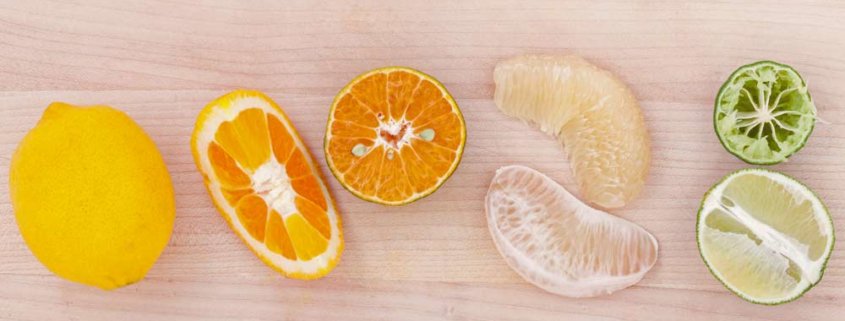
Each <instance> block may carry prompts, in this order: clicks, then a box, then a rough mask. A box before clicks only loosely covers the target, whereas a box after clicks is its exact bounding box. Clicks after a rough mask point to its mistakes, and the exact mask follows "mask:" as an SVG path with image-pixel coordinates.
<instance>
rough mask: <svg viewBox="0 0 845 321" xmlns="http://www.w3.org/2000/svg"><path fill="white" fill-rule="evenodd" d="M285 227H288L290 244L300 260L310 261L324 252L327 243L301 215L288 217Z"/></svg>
mask: <svg viewBox="0 0 845 321" xmlns="http://www.w3.org/2000/svg"><path fill="white" fill-rule="evenodd" d="M285 225H287V226H288V227H289V231H290V239H291V243H293V247H294V249H295V250H296V256H297V257H299V259H300V260H310V259H312V258H314V257H315V256H317V255H320V253H323V252H325V251H326V247H327V246H328V243H329V242H327V241H326V239H325V238H323V236H322V235H320V232H317V230H316V229H315V228H314V227H313V226H311V224H309V223H308V221H306V220H305V218H303V217H302V215H299V214H294V215H291V216H289V217H288V218H287V219H286V220H285Z"/></svg>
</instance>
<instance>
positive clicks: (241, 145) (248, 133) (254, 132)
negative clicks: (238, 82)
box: [214, 108, 270, 170]
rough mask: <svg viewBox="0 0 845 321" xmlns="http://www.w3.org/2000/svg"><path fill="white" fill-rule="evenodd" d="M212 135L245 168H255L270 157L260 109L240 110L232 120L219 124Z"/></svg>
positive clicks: (265, 122) (264, 122) (265, 129)
mask: <svg viewBox="0 0 845 321" xmlns="http://www.w3.org/2000/svg"><path fill="white" fill-rule="evenodd" d="M214 136H215V140H216V141H217V142H218V143H219V144H220V146H221V147H223V149H225V150H226V151H228V152H229V154H230V155H232V157H233V158H235V159H237V160H238V162H239V163H240V164H241V166H243V167H246V168H247V169H250V170H255V169H256V168H258V166H261V164H264V162H266V161H267V158H268V157H270V150H269V149H268V148H267V146H268V145H269V142H270V138H269V137H268V135H267V121H266V120H265V119H264V112H263V111H261V109H258V108H250V109H247V110H244V111H242V112H241V113H240V114H238V117H236V118H235V119H234V120H232V121H227V122H223V123H222V124H220V128H219V129H218V130H217V133H216V134H215V135H214Z"/></svg>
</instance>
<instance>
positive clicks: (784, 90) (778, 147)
mask: <svg viewBox="0 0 845 321" xmlns="http://www.w3.org/2000/svg"><path fill="white" fill-rule="evenodd" d="M713 122H714V127H715V129H716V134H717V135H718V136H719V140H720V141H721V143H722V146H724V147H725V149H727V150H728V152H730V153H731V154H734V155H735V156H736V157H739V158H740V159H742V160H743V161H745V162H747V163H749V164H755V165H771V164H777V163H780V162H783V161H784V160H786V159H787V158H788V157H789V156H791V155H792V154H794V153H795V152H797V151H798V150H800V149H801V148H802V147H804V144H805V143H806V142H807V138H809V137H810V134H811V133H812V132H813V127H814V126H815V123H816V106H815V105H814V104H813V100H812V98H811V97H810V93H809V92H808V91H807V84H806V83H805V82H804V80H803V79H802V78H801V75H799V74H798V72H797V71H795V69H792V67H790V66H787V65H783V64H779V63H776V62H772V61H760V62H756V63H753V64H750V65H745V66H742V67H739V69H737V70H736V71H734V72H733V74H731V76H730V77H729V78H728V80H727V81H725V83H724V84H723V85H722V88H721V89H720V90H719V94H718V96H717V97H716V107H715V112H714V114H713Z"/></svg>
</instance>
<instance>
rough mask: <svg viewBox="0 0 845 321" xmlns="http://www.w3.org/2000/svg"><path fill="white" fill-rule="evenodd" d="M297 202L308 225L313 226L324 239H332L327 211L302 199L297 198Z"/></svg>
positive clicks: (297, 206)
mask: <svg viewBox="0 0 845 321" xmlns="http://www.w3.org/2000/svg"><path fill="white" fill-rule="evenodd" d="M295 202H296V208H297V209H299V211H300V213H301V214H302V216H303V217H305V220H307V221H308V224H311V226H313V227H314V229H316V230H317V231H318V232H320V234H321V235H323V237H325V238H329V237H331V232H332V231H331V229H332V228H331V226H329V217H328V216H326V210H325V209H322V208H320V207H319V206H317V205H316V204H314V202H312V201H309V200H307V199H304V198H302V197H297V198H296V201H295Z"/></svg>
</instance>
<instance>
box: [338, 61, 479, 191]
mask: <svg viewBox="0 0 845 321" xmlns="http://www.w3.org/2000/svg"><path fill="white" fill-rule="evenodd" d="M465 142H466V125H465V124H464V118H463V115H462V114H461V110H460V109H459V108H458V104H457V103H455V100H454V99H452V96H451V95H450V94H449V92H448V91H447V90H446V88H445V87H443V84H441V83H440V82H439V81H437V79H434V78H433V77H431V76H429V75H426V74H424V73H422V72H420V71H417V70H414V69H410V68H405V67H386V68H380V69H375V70H371V71H368V72H366V73H364V74H362V75H360V76H358V77H357V78H355V79H353V80H352V82H350V83H349V84H348V85H346V87H344V88H343V89H342V90H341V91H340V93H338V94H337V97H335V100H334V103H332V108H331V111H330V112H329V121H328V125H327V126H326V139H325V144H324V148H325V152H326V161H327V163H328V165H329V169H331V171H332V174H334V176H335V177H337V180H338V181H340V183H341V185H343V187H344V188H346V189H347V190H349V191H350V192H352V194H354V195H355V196H357V197H359V198H361V199H364V200H367V201H371V202H375V203H380V204H386V205H403V204H408V203H411V202H413V201H416V200H418V199H420V198H423V197H425V196H428V195H429V194H431V193H433V192H434V191H436V190H437V189H438V188H439V187H440V185H443V183H444V182H446V179H448V178H449V176H451V175H452V172H454V171H455V169H456V168H457V167H458V164H459V163H460V161H461V155H462V154H463V151H464V143H465Z"/></svg>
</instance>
